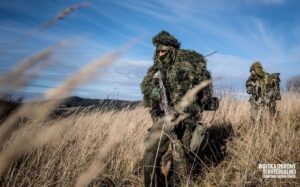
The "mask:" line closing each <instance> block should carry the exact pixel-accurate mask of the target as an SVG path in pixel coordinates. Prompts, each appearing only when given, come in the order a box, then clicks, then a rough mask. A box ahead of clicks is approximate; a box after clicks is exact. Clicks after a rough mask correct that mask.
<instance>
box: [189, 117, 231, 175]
mask: <svg viewBox="0 0 300 187" xmlns="http://www.w3.org/2000/svg"><path fill="white" fill-rule="evenodd" d="M233 136H234V132H233V128H232V124H231V123H230V122H224V123H216V124H213V125H211V126H210V127H208V128H207V131H206V134H205V137H204V139H203V141H202V143H201V145H200V147H199V149H198V150H197V151H196V152H195V153H192V154H190V156H189V167H190V171H191V172H192V176H194V177H199V176H202V174H203V169H205V167H210V166H216V165H218V164H219V163H221V162H222V161H223V160H224V159H225V157H226V155H227V146H226V143H227V142H228V141H229V140H230V139H231V138H232V137H233Z"/></svg>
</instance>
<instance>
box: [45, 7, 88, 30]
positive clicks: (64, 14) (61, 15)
mask: <svg viewBox="0 0 300 187" xmlns="http://www.w3.org/2000/svg"><path fill="white" fill-rule="evenodd" d="M89 5H90V4H89V3H78V4H74V5H71V6H69V7H67V8H65V9H64V10H62V11H61V12H59V13H58V14H57V15H56V16H55V17H54V18H53V19H51V20H49V21H47V22H46V23H44V24H43V25H42V26H41V28H47V27H50V26H51V25H54V24H56V23H57V22H58V21H59V20H62V19H64V18H66V17H67V16H68V15H70V14H71V13H73V12H74V11H76V10H78V9H80V8H84V7H88V6H89Z"/></svg>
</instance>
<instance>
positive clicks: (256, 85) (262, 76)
mask: <svg viewBox="0 0 300 187" xmlns="http://www.w3.org/2000/svg"><path fill="white" fill-rule="evenodd" d="M250 73H251V74H250V76H249V78H248V80H247V82H246V88H247V93H248V94H251V97H250V100H249V102H250V104H251V120H252V122H253V123H257V122H260V121H261V119H262V116H264V114H269V115H270V116H271V117H274V116H275V114H276V111H277V110H276V100H280V99H281V94H280V78H279V75H280V74H279V73H273V74H269V73H266V72H264V70H263V67H262V65H261V63H260V62H255V63H253V64H252V65H251V68H250Z"/></svg>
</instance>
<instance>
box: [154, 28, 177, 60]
mask: <svg viewBox="0 0 300 187" xmlns="http://www.w3.org/2000/svg"><path fill="white" fill-rule="evenodd" d="M152 43H153V45H154V46H155V47H156V56H157V57H158V58H159V59H163V58H164V59H165V60H166V58H167V60H170V59H171V58H172V56H174V55H175V51H176V50H177V49H179V48H180V42H179V41H178V40H177V39H176V38H175V37H174V36H172V35H171V34H170V33H168V32H167V31H161V32H159V33H158V34H157V35H155V36H154V37H153V38H152Z"/></svg>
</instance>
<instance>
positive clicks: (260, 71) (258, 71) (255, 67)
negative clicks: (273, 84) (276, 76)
mask: <svg viewBox="0 0 300 187" xmlns="http://www.w3.org/2000/svg"><path fill="white" fill-rule="evenodd" d="M252 70H253V71H254V72H255V73H256V74H257V75H258V76H260V77H263V76H264V74H265V73H264V70H263V67H262V65H261V63H260V62H258V61H257V62H255V63H253V64H252V65H251V68H250V72H251V71H252Z"/></svg>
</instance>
